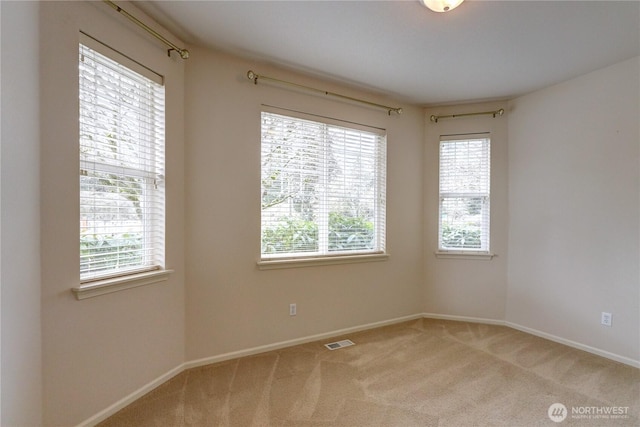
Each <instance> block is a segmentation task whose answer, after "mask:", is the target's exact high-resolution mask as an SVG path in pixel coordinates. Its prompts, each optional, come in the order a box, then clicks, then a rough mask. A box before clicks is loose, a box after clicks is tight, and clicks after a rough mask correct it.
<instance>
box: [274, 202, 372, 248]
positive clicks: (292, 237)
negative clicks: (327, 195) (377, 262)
mask: <svg viewBox="0 0 640 427" xmlns="http://www.w3.org/2000/svg"><path fill="white" fill-rule="evenodd" d="M373 247H374V230H373V222H371V221H368V220H366V219H365V218H359V217H351V216H348V215H344V214H341V213H338V212H332V213H330V214H329V251H332V252H336V251H343V250H350V249H351V250H353V249H357V250H370V249H373ZM317 251H318V225H317V224H316V223H315V222H313V221H306V220H303V219H286V220H284V221H283V222H282V223H281V224H280V225H278V226H277V227H271V228H267V229H264V230H263V231H262V253H271V254H274V253H289V252H293V253H296V252H317Z"/></svg>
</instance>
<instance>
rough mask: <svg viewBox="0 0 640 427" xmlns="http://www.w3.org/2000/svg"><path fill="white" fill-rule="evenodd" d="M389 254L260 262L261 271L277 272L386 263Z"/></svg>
mask: <svg viewBox="0 0 640 427" xmlns="http://www.w3.org/2000/svg"><path fill="white" fill-rule="evenodd" d="M388 259H389V254H386V253H384V254H383V253H377V254H362V255H341V256H327V257H318V258H296V259H269V260H261V261H258V268H259V269H260V270H275V269H280V268H298V267H316V266H322V265H334V264H352V263H359V262H376V261H386V260H388Z"/></svg>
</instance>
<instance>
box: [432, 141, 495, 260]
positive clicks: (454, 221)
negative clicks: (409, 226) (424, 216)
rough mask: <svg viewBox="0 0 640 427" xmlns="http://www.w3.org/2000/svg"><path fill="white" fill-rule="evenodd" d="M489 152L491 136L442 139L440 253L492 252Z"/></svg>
mask: <svg viewBox="0 0 640 427" xmlns="http://www.w3.org/2000/svg"><path fill="white" fill-rule="evenodd" d="M490 151H491V150H490V139H489V137H488V135H473V136H469V135H468V136H460V137H451V136H444V137H441V140H440V216H439V218H440V220H439V239H438V241H439V242H438V248H439V250H441V251H468V252H472V251H476V252H483V253H485V252H487V253H488V252H489V231H490V230H489V223H490V221H489V215H490V176H491V165H490V157H491V156H490Z"/></svg>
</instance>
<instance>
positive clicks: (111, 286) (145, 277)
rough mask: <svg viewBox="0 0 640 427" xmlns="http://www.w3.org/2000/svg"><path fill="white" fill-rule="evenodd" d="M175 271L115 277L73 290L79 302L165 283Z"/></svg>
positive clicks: (158, 271)
mask: <svg viewBox="0 0 640 427" xmlns="http://www.w3.org/2000/svg"><path fill="white" fill-rule="evenodd" d="M171 273H173V270H156V271H148V272H145V273H137V274H131V275H128V276H122V277H115V278H110V279H104V280H98V281H95V282H91V283H87V284H84V285H80V286H78V287H77V288H71V292H73V293H74V295H75V296H76V299H77V300H82V299H86V298H92V297H97V296H100V295H105V294H110V293H112V292H118V291H123V290H125V289H131V288H137V287H138V286H145V285H151V284H153V283H158V282H165V281H167V279H169V275H170V274H171Z"/></svg>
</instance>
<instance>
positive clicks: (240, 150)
mask: <svg viewBox="0 0 640 427" xmlns="http://www.w3.org/2000/svg"><path fill="white" fill-rule="evenodd" d="M249 69H253V70H254V71H255V72H257V73H258V74H264V75H268V76H274V77H277V78H282V79H286V80H287V79H288V80H291V81H294V82H298V83H301V84H306V85H309V86H314V87H319V88H323V89H325V88H326V89H327V90H332V91H335V92H339V93H347V94H351V95H353V96H356V97H363V98H365V99H369V100H373V101H376V100H378V101H380V102H382V103H391V104H394V101H391V100H387V99H377V98H376V96H375V95H372V94H368V93H360V92H357V91H353V90H349V89H348V88H341V87H336V86H333V85H331V84H329V83H327V82H324V81H315V80H313V79H310V78H308V77H304V76H301V75H296V74H292V73H290V72H286V71H284V70H282V69H277V68H274V67H271V66H267V65H266V64H258V63H255V62H250V61H245V60H241V59H237V58H234V57H231V56H227V55H223V54H218V53H215V52H211V51H209V50H205V49H193V52H192V57H191V59H189V62H188V64H187V75H186V85H187V93H186V99H187V103H186V117H187V122H186V123H187V128H186V129H187V132H186V135H187V141H188V145H187V169H186V170H187V175H186V179H187V182H188V184H189V185H188V188H187V221H186V223H187V228H186V235H187V241H188V247H187V258H186V259H187V279H188V291H187V360H196V359H199V358H207V357H211V356H216V355H221V354H224V353H227V352H231V351H235V350H243V349H248V348H252V347H256V346H259V345H264V344H271V343H276V342H281V341H284V340H290V339H296V338H301V337H306V336H310V335H314V334H319V333H324V332H330V331H334V330H338V329H341V328H347V327H353V326H358V325H363V324H368V323H371V322H376V321H383V320H389V319H393V318H397V317H401V316H406V315H412V314H416V313H420V312H421V311H422V300H421V299H422V295H421V292H422V290H421V287H422V284H421V283H422V265H421V260H422V212H421V206H422V144H423V122H422V120H423V118H422V110H421V109H418V108H412V107H408V106H404V105H403V107H404V109H405V112H404V114H402V115H401V116H396V115H392V116H389V115H387V113H386V112H385V111H384V110H378V109H371V108H368V107H363V106H360V105H353V104H350V103H345V102H342V101H336V100H333V99H330V98H327V97H319V96H317V95H313V94H305V93H301V92H300V91H296V90H291V89H290V88H286V87H284V88H282V87H273V86H270V85H268V84H262V83H260V84H258V85H257V86H256V85H254V84H253V83H252V82H251V81H249V80H248V79H247V78H246V73H247V71H248V70H249ZM261 104H271V105H275V106H279V107H284V108H290V109H295V110H299V111H304V112H308V113H313V114H320V115H325V116H330V117H335V118H339V119H343V120H351V121H355V122H360V123H364V124H368V125H372V126H378V127H383V128H386V129H387V133H388V166H387V168H388V169H387V194H388V200H387V236H388V242H387V249H388V251H389V253H390V255H391V256H390V258H389V260H388V261H383V262H372V263H362V264H346V265H330V266H323V267H306V268H292V269H286V270H270V271H261V270H258V268H257V266H256V261H257V260H258V259H259V257H260V111H261V110H260V105H261ZM289 303H296V304H297V306H298V314H297V316H295V317H290V316H289Z"/></svg>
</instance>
